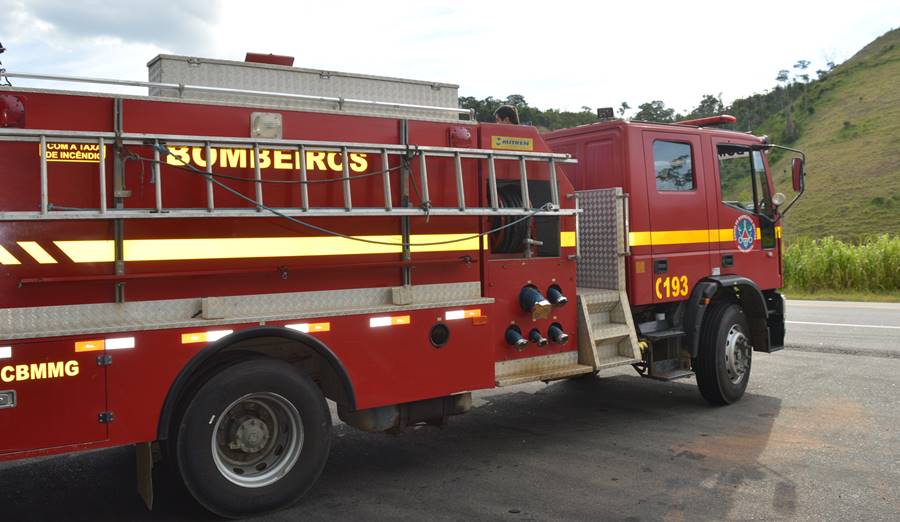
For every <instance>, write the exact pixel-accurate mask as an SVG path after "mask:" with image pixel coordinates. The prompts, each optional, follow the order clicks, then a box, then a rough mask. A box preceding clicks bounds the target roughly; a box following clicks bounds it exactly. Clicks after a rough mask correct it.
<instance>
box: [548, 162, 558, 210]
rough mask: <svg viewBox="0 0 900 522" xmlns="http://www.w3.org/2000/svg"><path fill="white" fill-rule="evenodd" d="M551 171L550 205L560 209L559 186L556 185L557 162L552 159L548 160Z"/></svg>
mask: <svg viewBox="0 0 900 522" xmlns="http://www.w3.org/2000/svg"><path fill="white" fill-rule="evenodd" d="M547 163H549V165H548V167H549V169H550V203H551V204H552V205H553V206H554V207H555V208H559V186H558V185H557V184H556V160H555V159H553V158H550V159H549V160H547Z"/></svg>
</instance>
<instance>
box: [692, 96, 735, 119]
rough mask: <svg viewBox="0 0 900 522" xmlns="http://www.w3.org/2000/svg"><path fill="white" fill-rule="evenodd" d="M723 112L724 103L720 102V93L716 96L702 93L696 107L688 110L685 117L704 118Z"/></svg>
mask: <svg viewBox="0 0 900 522" xmlns="http://www.w3.org/2000/svg"><path fill="white" fill-rule="evenodd" d="M724 113H725V104H723V103H722V93H719V95H718V96H713V95H712V94H704V95H703V99H702V100H700V104H699V105H697V108H695V109H694V110H692V111H691V112H689V113H688V114H687V116H686V117H685V119H690V120H692V119H694V118H706V117H707V116H718V115H719V114H724Z"/></svg>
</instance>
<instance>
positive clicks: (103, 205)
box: [97, 136, 106, 214]
mask: <svg viewBox="0 0 900 522" xmlns="http://www.w3.org/2000/svg"><path fill="white" fill-rule="evenodd" d="M97 144H98V145H99V146H100V158H99V159H100V162H99V163H100V164H99V165H98V169H97V170H98V176H99V177H100V213H101V214H106V142H105V141H104V140H103V136H100V139H98V140H97Z"/></svg>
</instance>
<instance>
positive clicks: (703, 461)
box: [0, 302, 900, 521]
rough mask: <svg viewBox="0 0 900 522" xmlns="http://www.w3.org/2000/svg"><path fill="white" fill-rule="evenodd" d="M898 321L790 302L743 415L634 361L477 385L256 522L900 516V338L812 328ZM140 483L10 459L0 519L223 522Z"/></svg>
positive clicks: (90, 462) (740, 408)
mask: <svg viewBox="0 0 900 522" xmlns="http://www.w3.org/2000/svg"><path fill="white" fill-rule="evenodd" d="M898 311H900V306H897V305H887V306H881V305H871V304H851V305H843V304H828V303H800V302H791V303H789V306H788V313H789V314H790V315H789V320H791V321H796V322H795V323H790V324H788V329H789V332H790V333H789V337H788V342H789V346H788V348H787V349H786V350H784V351H782V352H779V353H777V354H772V355H767V354H754V361H753V374H752V378H751V380H750V386H749V388H748V390H747V394H746V396H745V397H744V398H743V399H742V400H741V401H740V402H738V403H736V404H734V405H731V406H729V407H724V408H713V407H709V406H707V405H706V404H705V403H704V402H703V401H702V399H701V398H700V396H699V393H698V392H697V390H696V386H695V385H694V382H693V379H685V380H681V381H676V382H671V383H659V382H654V381H650V380H646V379H641V378H639V377H637V376H636V374H634V372H633V371H632V370H631V369H630V368H622V369H619V370H616V371H612V372H608V373H604V374H601V378H596V379H585V380H578V381H562V382H556V383H552V384H550V385H543V384H529V385H523V386H518V387H513V388H506V389H501V390H493V391H490V392H482V393H478V394H476V408H475V409H474V410H473V411H472V412H470V413H469V414H467V415H463V416H460V417H455V418H453V419H451V422H450V424H449V425H448V426H446V427H443V428H420V429H412V430H408V431H406V432H404V433H403V434H401V435H395V436H391V435H369V434H364V433H361V432H358V431H356V430H354V429H352V428H349V427H347V426H344V425H336V426H335V438H334V443H333V446H332V453H331V458H330V461H329V463H328V466H327V467H326V469H325V472H324V474H323V476H322V478H321V479H320V481H319V483H318V485H317V486H316V487H314V489H313V490H312V491H311V492H310V494H309V495H308V496H307V497H306V498H305V499H304V500H303V501H302V502H301V503H300V504H299V505H297V506H295V507H294V508H292V509H289V510H285V511H282V512H279V513H275V514H271V515H268V516H265V517H259V518H257V519H255V520H261V521H262V520H265V521H287V520H298V519H301V518H302V519H305V520H335V519H337V520H345V519H346V520H395V519H401V520H422V519H428V520H473V519H477V520H483V519H486V520H511V521H515V520H628V521H637V520H670V521H679V520H777V519H781V520H817V521H818V520H867V521H868V520H886V521H887V520H891V521H893V520H900V357H898V356H897V355H896V350H897V345H898V344H900V330H896V329H879V328H866V327H864V326H852V327H851V326H841V327H831V326H824V325H808V324H805V323H811V322H815V323H832V324H842V325H846V324H855V325H868V326H879V325H881V326H890V325H897V324H898V315H900V314H898V313H897V312H898ZM806 326H810V327H812V328H810V329H805V327H806ZM851 329H852V330H851ZM860 338H865V339H866V340H865V341H860ZM844 339H847V340H849V341H848V342H847V343H846V344H843V343H844V342H845V340H844ZM794 343H796V344H797V346H802V349H796V348H794V346H793V345H794ZM817 346H818V347H820V348H819V349H816V347H817ZM813 350H815V351H813ZM133 473H134V463H133V456H132V452H131V450H130V449H128V448H119V449H112V450H106V451H100V452H95V453H90V454H78V455H70V456H63V457H57V458H51V459H45V460H42V461H37V462H19V463H6V464H0V514H2V515H0V520H3V521H6V520H9V521H20V520H54V521H55V520H198V519H200V520H211V519H213V518H212V517H211V516H209V515H208V514H206V513H205V512H204V511H202V510H201V509H200V508H198V507H197V506H196V505H195V504H194V503H193V502H192V501H191V500H190V499H189V498H187V497H186V496H185V495H184V494H181V493H179V492H178V490H177V489H175V488H173V487H171V486H166V485H163V486H162V487H160V488H159V489H158V496H159V497H160V500H159V501H158V503H157V506H156V508H155V510H154V511H153V512H148V511H146V509H145V508H144V507H143V505H142V503H141V501H140V500H139V499H138V497H137V495H136V494H135V493H134V484H133V480H132V479H131V477H132V476H133ZM160 490H161V491H160Z"/></svg>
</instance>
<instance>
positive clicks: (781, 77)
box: [775, 69, 791, 83]
mask: <svg viewBox="0 0 900 522" xmlns="http://www.w3.org/2000/svg"><path fill="white" fill-rule="evenodd" d="M790 75H791V71H789V70H787V69H782V70H780V71H778V76H776V77H775V81H776V82H778V83H787V81H788V78H789V77H790Z"/></svg>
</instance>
